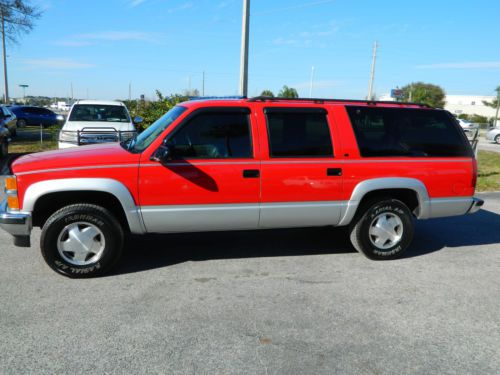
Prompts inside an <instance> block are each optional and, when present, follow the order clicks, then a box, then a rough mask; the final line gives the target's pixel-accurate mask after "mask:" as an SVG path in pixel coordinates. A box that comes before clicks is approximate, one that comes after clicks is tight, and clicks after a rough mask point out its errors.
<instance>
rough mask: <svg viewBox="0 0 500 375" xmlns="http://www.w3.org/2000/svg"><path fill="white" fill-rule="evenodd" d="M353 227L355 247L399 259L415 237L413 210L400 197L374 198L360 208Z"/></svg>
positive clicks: (378, 257) (374, 256)
mask: <svg viewBox="0 0 500 375" xmlns="http://www.w3.org/2000/svg"><path fill="white" fill-rule="evenodd" d="M349 231H350V238H351V243H352V245H353V246H354V248H355V249H356V250H358V251H359V252H361V253H363V254H364V255H366V256H367V257H368V258H370V259H374V260H382V259H395V258H398V257H400V256H401V255H402V254H403V253H404V252H405V251H406V249H407V248H408V246H409V245H410V243H411V241H412V239H413V219H412V214H411V211H410V209H409V208H408V207H407V206H406V205H405V204H404V203H403V202H401V201H399V200H396V199H389V198H388V199H382V200H378V201H371V202H369V203H367V204H366V205H364V206H363V207H361V208H360V214H359V215H357V217H356V218H355V219H354V221H353V223H352V224H351V227H350V230H349Z"/></svg>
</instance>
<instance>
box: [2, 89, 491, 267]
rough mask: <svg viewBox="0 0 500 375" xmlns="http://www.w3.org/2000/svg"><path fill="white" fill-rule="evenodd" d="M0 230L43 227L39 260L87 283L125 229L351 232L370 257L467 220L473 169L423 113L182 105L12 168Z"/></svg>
mask: <svg viewBox="0 0 500 375" xmlns="http://www.w3.org/2000/svg"><path fill="white" fill-rule="evenodd" d="M11 168H12V176H10V177H9V178H7V180H6V191H7V199H6V201H5V202H4V203H3V205H2V208H1V210H0V226H2V227H3V228H4V229H5V230H7V231H8V232H10V233H11V234H13V235H14V239H15V243H16V244H17V245H19V246H29V243H30V237H29V236H30V233H31V229H32V227H33V226H39V227H41V228H42V236H41V244H40V246H41V250H42V254H43V256H44V258H45V260H46V261H47V263H48V265H49V266H50V267H52V268H53V269H54V270H55V271H57V272H59V273H61V274H64V275H67V276H71V277H84V276H87V277H88V276H94V275H97V274H101V273H103V272H105V271H108V270H109V269H110V268H111V267H112V266H113V265H114V264H115V263H116V261H117V260H118V258H119V256H120V254H121V251H122V246H123V241H124V234H125V233H127V232H129V233H134V234H146V233H175V232H201V231H225V230H251V229H266V228H292V227H307V226H349V229H350V237H351V241H352V244H353V246H354V247H355V248H356V249H357V250H359V251H360V252H362V253H364V254H365V255H366V256H367V257H369V258H371V259H393V258H396V257H399V256H401V255H402V254H403V252H404V251H405V250H406V249H407V248H408V246H409V245H410V243H411V241H412V237H413V220H414V219H415V218H416V219H429V218H437V217H444V216H454V215H463V214H466V213H472V212H475V211H477V210H478V209H479V208H480V207H481V205H482V203H483V202H482V201H481V200H480V199H477V198H474V197H473V195H474V189H475V184H476V160H475V159H474V154H473V152H472V150H471V147H470V145H469V143H468V141H467V139H466V137H465V135H464V134H463V132H462V130H461V129H460V127H459V125H458V124H457V122H456V120H455V119H454V117H453V116H452V115H451V114H450V113H448V112H446V111H444V110H439V109H433V108H429V107H426V106H424V105H419V104H408V103H394V102H390V103H385V102H365V101H354V100H352V101H351V100H327V99H311V100H307V99H298V100H290V99H270V98H264V97H258V98H252V99H239V100H213V99H212V100H205V101H203V100H199V101H189V102H185V103H181V104H179V105H177V106H176V107H174V108H173V109H172V110H170V111H169V112H168V113H167V114H165V115H164V116H163V117H161V118H160V119H159V120H158V121H156V122H155V123H154V124H153V125H151V126H150V127H149V128H148V129H147V130H145V131H144V132H143V133H141V134H140V135H138V136H137V137H135V138H134V139H131V140H129V141H127V142H123V143H121V144H106V145H98V146H85V147H82V148H80V149H78V150H62V151H53V152H44V153H38V154H32V155H28V156H24V157H21V158H19V159H17V160H16V161H15V162H14V164H13V165H12V167H11Z"/></svg>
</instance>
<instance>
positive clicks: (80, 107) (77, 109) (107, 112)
mask: <svg viewBox="0 0 500 375" xmlns="http://www.w3.org/2000/svg"><path fill="white" fill-rule="evenodd" d="M69 121H92V122H95V121H102V122H130V118H129V116H128V113H127V110H126V109H125V107H123V106H121V105H99V104H76V105H75V106H74V107H73V110H72V111H71V115H70V117H69Z"/></svg>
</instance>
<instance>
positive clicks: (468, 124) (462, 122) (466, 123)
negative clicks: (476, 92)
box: [457, 118, 477, 130]
mask: <svg viewBox="0 0 500 375" xmlns="http://www.w3.org/2000/svg"><path fill="white" fill-rule="evenodd" d="M457 121H458V123H459V124H460V126H461V127H462V129H464V130H470V129H474V128H476V127H477V126H476V124H474V123H472V122H470V121H467V120H463V119H461V118H458V119H457Z"/></svg>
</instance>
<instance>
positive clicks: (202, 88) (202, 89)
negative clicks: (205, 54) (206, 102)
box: [201, 71, 205, 96]
mask: <svg viewBox="0 0 500 375" xmlns="http://www.w3.org/2000/svg"><path fill="white" fill-rule="evenodd" d="M201 96H205V71H203V79H202V82H201Z"/></svg>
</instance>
